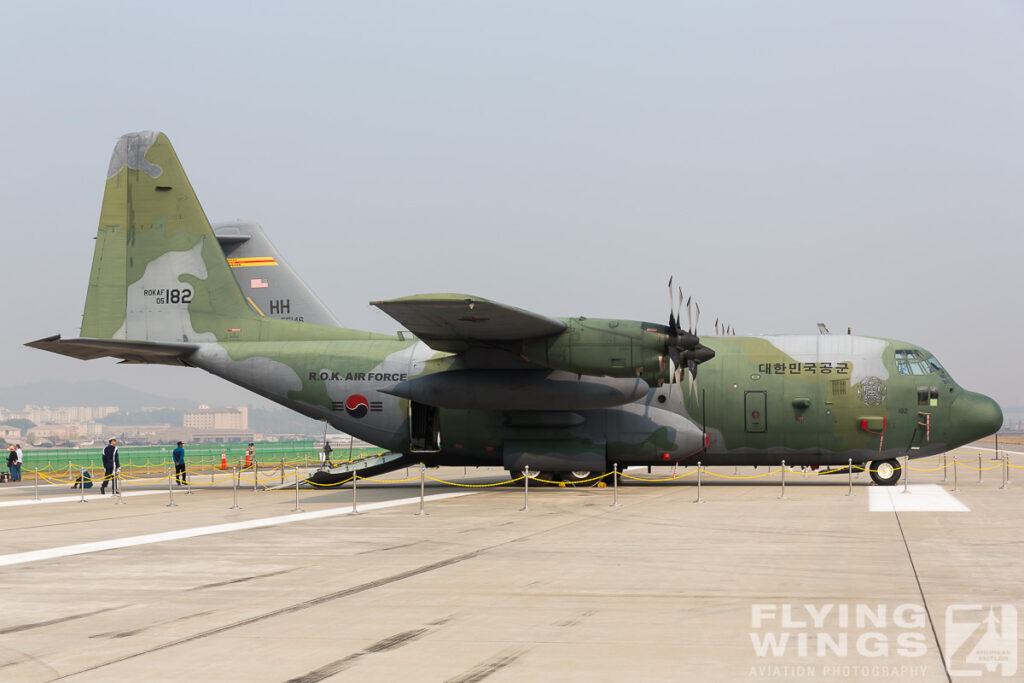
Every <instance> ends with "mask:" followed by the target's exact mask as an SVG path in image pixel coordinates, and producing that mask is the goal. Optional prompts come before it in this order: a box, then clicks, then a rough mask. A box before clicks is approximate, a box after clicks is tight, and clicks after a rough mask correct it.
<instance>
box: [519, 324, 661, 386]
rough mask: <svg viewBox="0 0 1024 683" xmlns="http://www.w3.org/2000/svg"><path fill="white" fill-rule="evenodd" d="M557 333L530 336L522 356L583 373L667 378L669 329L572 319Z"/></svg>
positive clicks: (656, 381) (657, 380)
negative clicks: (667, 337)
mask: <svg viewBox="0 0 1024 683" xmlns="http://www.w3.org/2000/svg"><path fill="white" fill-rule="evenodd" d="M564 322H565V323H566V325H568V329H566V330H565V331H564V332H561V333H560V334H557V335H552V336H550V337H542V338H538V339H528V340H526V341H524V342H523V347H522V355H523V356H524V357H525V358H526V359H527V360H529V361H531V362H533V363H536V364H538V365H543V366H545V367H549V368H554V369H556V370H564V371H566V372H572V373H576V374H580V375H598V376H601V375H604V376H607V377H639V378H642V379H643V380H645V381H646V382H647V383H648V384H651V385H652V386H653V385H659V384H661V383H662V382H664V381H665V380H666V379H667V378H668V374H667V368H666V363H667V360H666V355H665V340H666V336H667V332H668V330H667V328H665V326H663V325H656V324H654V323H644V322H638V321H635V320H603V319H589V318H571V319H567V320H564Z"/></svg>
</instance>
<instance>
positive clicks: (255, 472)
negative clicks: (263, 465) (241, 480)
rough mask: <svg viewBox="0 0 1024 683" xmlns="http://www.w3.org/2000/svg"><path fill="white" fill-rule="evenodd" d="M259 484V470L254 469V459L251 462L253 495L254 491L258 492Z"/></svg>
mask: <svg viewBox="0 0 1024 683" xmlns="http://www.w3.org/2000/svg"><path fill="white" fill-rule="evenodd" d="M259 483H260V470H259V468H258V467H256V460H255V458H254V459H253V461H252V492H253V493H256V491H257V490H258V488H257V487H258V486H259Z"/></svg>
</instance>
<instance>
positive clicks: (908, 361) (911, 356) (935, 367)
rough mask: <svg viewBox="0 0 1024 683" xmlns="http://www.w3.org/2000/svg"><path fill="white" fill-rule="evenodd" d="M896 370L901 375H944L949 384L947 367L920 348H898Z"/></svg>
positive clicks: (943, 378) (945, 381)
mask: <svg viewBox="0 0 1024 683" xmlns="http://www.w3.org/2000/svg"><path fill="white" fill-rule="evenodd" d="M896 372H898V373H899V374H901V375H934V374H939V375H941V376H942V382H943V383H944V384H948V379H947V376H948V375H949V373H948V372H946V369H945V368H943V367H942V365H941V364H940V363H939V361H938V360H937V359H936V358H935V356H932V355H931V354H926V353H924V352H922V351H921V350H920V349H896Z"/></svg>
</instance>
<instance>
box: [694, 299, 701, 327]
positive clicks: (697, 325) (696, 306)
mask: <svg viewBox="0 0 1024 683" xmlns="http://www.w3.org/2000/svg"><path fill="white" fill-rule="evenodd" d="M693 306H694V308H696V309H697V322H695V323H694V325H693V333H694V334H697V328H698V327H700V304H698V303H697V302H694V303H693Z"/></svg>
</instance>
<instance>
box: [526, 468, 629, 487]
mask: <svg viewBox="0 0 1024 683" xmlns="http://www.w3.org/2000/svg"><path fill="white" fill-rule="evenodd" d="M602 474H604V475H606V476H604V477H602V476H601V475H602ZM612 476H613V475H612V472H611V470H609V471H608V472H600V471H598V472H585V471H574V472H537V471H534V470H530V485H531V486H557V485H558V484H559V483H564V484H565V485H566V486H572V487H577V488H585V487H588V486H597V485H598V484H599V483H600V482H602V481H603V482H605V484H607V485H608V486H611V485H612V483H613V482H612ZM509 477H511V479H512V480H513V481H512V483H514V484H516V485H517V486H522V485H523V482H524V481H525V480H524V479H523V478H522V473H521V472H520V473H515V472H509ZM536 480H539V481H536ZM534 481H536V483H534ZM551 482H554V483H551Z"/></svg>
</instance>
